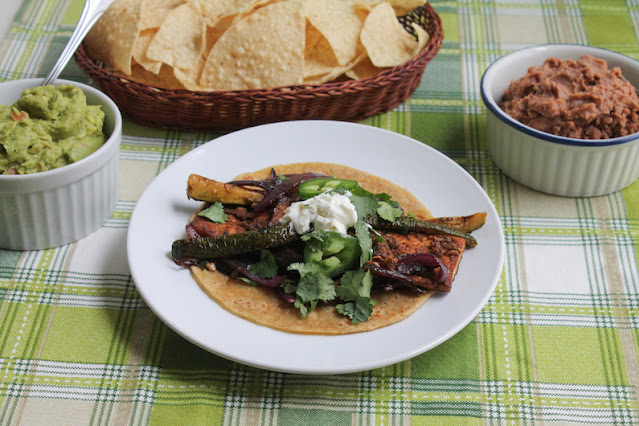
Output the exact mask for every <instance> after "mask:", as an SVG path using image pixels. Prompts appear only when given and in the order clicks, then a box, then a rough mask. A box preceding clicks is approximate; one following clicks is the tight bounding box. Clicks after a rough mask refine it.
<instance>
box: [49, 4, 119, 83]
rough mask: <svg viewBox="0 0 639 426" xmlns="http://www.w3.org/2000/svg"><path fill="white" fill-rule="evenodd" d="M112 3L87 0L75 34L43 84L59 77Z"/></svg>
mask: <svg viewBox="0 0 639 426" xmlns="http://www.w3.org/2000/svg"><path fill="white" fill-rule="evenodd" d="M111 3H112V0H110V1H109V0H106V1H103V0H86V2H85V3H84V9H82V14H81V15H80V19H79V20H78V24H77V25H76V27H75V30H74V31H73V34H71V38H70V39H69V42H68V43H67V45H66V47H65V48H64V50H63V51H62V54H60V57H59V58H58V61H57V62H56V63H55V65H54V66H53V68H52V69H51V71H49V74H48V75H47V76H46V78H45V79H44V82H43V83H42V85H43V86H46V85H47V84H51V82H53V81H54V80H55V79H56V78H58V76H59V75H60V73H61V72H62V70H63V69H64V67H65V66H66V65H67V62H69V60H70V59H71V57H72V56H73V54H74V53H75V51H76V49H77V48H78V46H79V45H80V43H81V42H82V40H83V39H84V36H85V35H87V33H88V32H89V30H90V29H91V27H92V26H93V24H95V22H96V21H97V20H98V18H99V17H100V16H101V15H102V13H104V11H105V10H106V9H107V8H108V7H109V5H110V4H111Z"/></svg>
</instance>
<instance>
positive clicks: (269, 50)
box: [200, 0, 306, 90]
mask: <svg viewBox="0 0 639 426" xmlns="http://www.w3.org/2000/svg"><path fill="white" fill-rule="evenodd" d="M303 11H304V0H291V1H284V2H278V3H272V4H268V5H267V6H264V7H261V8H259V9H257V10H255V11H254V12H252V13H251V14H249V15H247V16H245V17H243V18H242V19H240V20H238V21H236V22H235V23H234V24H233V25H232V26H231V27H230V28H229V29H228V30H227V31H226V32H225V33H224V34H222V36H221V37H220V38H219V40H218V41H217V43H215V45H214V46H213V48H212V49H211V51H210V52H209V55H208V58H207V62H206V65H205V66H204V70H203V71H202V77H201V79H200V86H202V87H204V88H207V89H212V90H242V89H260V88H270V87H277V86H283V85H289V84H300V83H301V82H302V80H303V73H304V46H305V25H304V24H305V22H306V21H305V18H304V15H303Z"/></svg>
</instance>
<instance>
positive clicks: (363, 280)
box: [335, 269, 377, 324]
mask: <svg viewBox="0 0 639 426" xmlns="http://www.w3.org/2000/svg"><path fill="white" fill-rule="evenodd" d="M372 286H373V277H372V275H371V273H370V271H364V270H363V269H358V270H356V271H348V272H346V273H345V274H344V276H343V277H342V279H341V280H340V285H339V286H338V287H337V289H336V290H335V291H336V293H337V296H338V297H339V298H340V299H342V300H343V301H344V302H346V303H340V304H337V305H336V306H335V308H336V309H337V312H339V313H340V314H342V315H346V316H347V317H349V318H350V319H351V322H352V323H353V324H358V323H360V322H363V321H367V320H368V318H370V316H371V314H372V313H373V306H375V304H376V303H377V302H375V301H374V300H372V299H371V287H372Z"/></svg>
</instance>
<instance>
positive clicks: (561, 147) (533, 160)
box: [480, 44, 639, 197]
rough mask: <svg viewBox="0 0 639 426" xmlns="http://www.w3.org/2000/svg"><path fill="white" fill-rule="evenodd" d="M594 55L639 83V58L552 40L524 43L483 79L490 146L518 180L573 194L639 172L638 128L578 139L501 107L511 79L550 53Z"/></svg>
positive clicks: (626, 180) (603, 189)
mask: <svg viewBox="0 0 639 426" xmlns="http://www.w3.org/2000/svg"><path fill="white" fill-rule="evenodd" d="M582 55H591V56H594V57H596V58H599V59H603V60H605V61H606V62H607V63H608V68H609V69H611V68H614V67H619V68H620V69H621V73H622V75H623V76H624V77H625V78H626V80H628V81H629V82H630V83H631V84H632V85H633V86H634V87H635V88H637V87H639V62H638V61H636V60H634V59H632V58H630V57H628V56H625V55H622V54H620V53H617V52H613V51H610V50H606V49H600V48H596V47H590V46H581V45H569V44H549V45H539V46H532V47H527V48H523V49H520V50H516V51H514V52H511V53H508V54H506V55H504V56H502V57H500V58H499V59H497V60H496V61H494V62H493V63H492V64H491V65H490V66H489V67H488V68H487V69H486V71H485V73H484V75H483V77H482V80H481V86H480V91H481V97H482V100H483V102H484V104H485V106H486V135H487V144H488V150H489V152H490V155H491V157H492V158H493V161H494V162H495V164H496V165H497V166H498V167H499V168H500V169H501V170H502V171H503V172H504V173H505V174H506V175H508V176H510V177H511V178H513V179H514V180H516V181H518V182H520V183H522V184H523V185H526V186H528V187H530V188H533V189H536V190H538V191H542V192H546V193H549V194H554V195H561V196H570V197H588V196H597V195H604V194H609V193H611V192H614V191H618V190H620V189H623V188H625V187H626V186H628V185H630V184H631V183H633V182H634V181H635V180H637V178H638V177H639V133H634V134H632V135H628V136H622V137H617V138H611V139H575V138H568V137H562V136H556V135H552V134H550V133H545V132H542V131H539V130H536V129H534V128H532V127H529V126H526V125H525V124H522V123H520V122H519V121H517V120H515V119H514V118H512V117H510V116H509V115H508V114H506V113H505V112H504V111H503V110H502V109H501V108H500V107H499V103H500V101H501V99H502V95H503V93H504V91H505V90H506V89H507V88H508V86H509V85H510V82H511V81H512V80H517V79H519V78H521V77H523V76H524V75H525V74H526V73H527V71H528V68H530V67H531V66H534V65H536V66H541V65H542V64H543V63H544V61H545V60H546V59H547V58H551V57H553V58H560V59H563V60H566V59H574V60H576V59H579V58H580V57H581V56H582Z"/></svg>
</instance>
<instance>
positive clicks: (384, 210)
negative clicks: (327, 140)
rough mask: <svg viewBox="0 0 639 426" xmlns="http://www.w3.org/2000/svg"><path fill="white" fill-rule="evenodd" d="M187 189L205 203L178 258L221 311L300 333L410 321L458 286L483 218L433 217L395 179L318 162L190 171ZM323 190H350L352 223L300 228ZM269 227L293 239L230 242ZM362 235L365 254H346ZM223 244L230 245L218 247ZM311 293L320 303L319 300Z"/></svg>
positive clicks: (360, 250) (176, 250)
mask: <svg viewBox="0 0 639 426" xmlns="http://www.w3.org/2000/svg"><path fill="white" fill-rule="evenodd" d="M353 182H355V184H353ZM308 188H313V189H314V190H315V193H311V194H308V192H309V189H308ZM187 194H188V196H189V197H190V198H194V199H198V200H201V201H204V204H203V206H202V208H201V209H200V210H199V212H198V213H197V214H195V215H194V216H193V217H192V218H191V220H190V221H189V223H188V225H187V238H186V239H184V240H178V241H176V242H174V244H173V250H172V255H173V258H174V259H175V261H176V262H177V263H178V264H181V265H185V266H188V267H190V270H191V273H192V276H193V277H194V279H195V280H196V281H197V283H198V285H199V286H200V287H201V288H202V290H203V291H204V292H205V293H206V294H207V295H208V296H209V297H210V298H212V299H213V300H214V301H216V302H217V303H218V304H219V305H220V306H221V307H223V308H224V309H226V310H228V311H229V312H231V313H233V314H235V315H237V316H239V317H241V318H244V319H247V320H249V321H252V322H254V323H257V324H260V325H264V326H267V327H271V328H274V329H277V330H281V331H286V332H291V333H304V334H325V335H338V334H347V333H356V332H363V331H369V330H374V329H377V328H380V327H384V326H387V325H390V324H393V323H396V322H398V321H401V320H402V319H404V318H406V317H408V316H409V315H411V314H412V313H413V312H415V311H416V310H417V309H418V308H419V307H420V306H422V305H423V304H424V302H426V300H427V299H428V298H429V297H430V295H431V294H432V293H433V291H450V289H451V285H452V282H453V279H454V277H455V274H456V272H457V268H458V267H459V264H460V261H461V258H462V254H463V252H464V250H465V248H466V247H467V246H474V245H475V244H476V241H475V240H474V238H472V236H470V234H468V232H470V231H472V230H474V229H476V228H478V227H480V226H482V225H483V223H484V220H485V217H486V214H485V213H476V214H474V215H471V216H466V217H459V218H437V219H435V218H433V216H432V214H431V213H430V211H429V210H428V208H427V207H426V206H425V205H424V204H422V203H421V202H420V201H419V200H418V199H417V198H416V197H415V196H413V195H412V194H411V193H410V192H409V191H407V190H406V189H404V188H401V187H399V186H398V185H396V184H394V183H392V182H390V181H388V180H386V179H383V178H381V177H378V176H374V175H372V174H370V173H366V172H363V171H360V170H356V169H354V168H351V167H347V166H343V165H340V164H329V163H320V162H312V163H295V164H284V165H277V166H273V167H269V168H265V169H262V170H258V171H255V172H251V173H245V174H243V175H240V176H237V177H236V178H235V179H234V180H233V181H232V182H230V183H220V182H216V181H213V180H210V179H207V178H203V177H201V176H197V175H191V176H190V177H189V184H188V188H187ZM315 195H317V196H322V197H327V196H329V195H330V196H332V197H337V196H342V197H347V198H348V199H349V200H350V201H351V202H352V203H351V205H352V206H353V209H354V210H355V212H356V213H357V214H356V216H355V218H356V220H357V222H355V225H352V224H349V225H348V226H346V227H344V228H343V229H342V230H341V232H338V231H335V230H334V229H332V230H331V229H328V228H327V229H328V230H320V229H317V228H319V227H320V225H318V223H319V222H315V225H313V224H311V225H309V227H307V229H306V230H300V229H299V228H296V226H297V225H299V224H295V223H293V219H291V214H290V212H291V211H292V210H294V209H293V208H291V206H292V205H295V203H297V204H298V205H299V204H302V206H303V208H306V207H307V206H308V205H309V202H308V200H312V199H313V198H317V197H315ZM300 199H302V201H300ZM340 200H343V198H340ZM371 200H374V201H371ZM371 203H372V204H371ZM266 204H268V206H266V207H265V205H266ZM371 206H373V208H372V210H371ZM375 206H377V207H375ZM340 208H341V207H340ZM349 208H350V207H349ZM376 209H377V210H376ZM340 214H342V213H340ZM351 223H352V222H351ZM271 230H275V231H277V232H278V234H277V238H279V237H281V234H286V235H285V236H286V237H287V238H290V240H287V241H289V242H278V243H273V246H269V244H266V246H265V247H266V248H264V247H261V248H260V249H256V248H255V247H252V248H249V249H244V248H242V249H239V252H238V250H236V247H235V245H234V244H235V243H236V241H235V240H234V241H231V242H229V241H227V240H228V239H229V236H231V237H232V238H234V237H237V239H238V240H240V239H242V238H243V237H246V236H251V238H252V236H253V235H258V234H259V235H262V234H263V233H265V232H270V231H271ZM280 230H281V231H280ZM345 230H346V232H344V231H345ZM336 234H340V235H343V238H344V239H345V241H346V243H344V241H341V239H342V237H340V236H339V235H338V236H336V237H335V238H336V239H337V240H338V243H339V244H337V246H338V247H337V249H335V247H334V246H335V244H333V243H334V242H335V240H331V241H332V242H328V243H327V241H326V240H327V238H326V236H327V235H330V236H331V238H333V236H334V235H336ZM318 235H319V236H318ZM269 238H270V237H269ZM269 238H267V239H266V241H270V240H269ZM242 241H243V242H242V243H241V244H244V242H245V241H244V240H242ZM353 241H355V244H356V245H357V247H356V250H357V252H356V253H353V252H352V250H351V252H350V253H347V251H348V250H347V249H348V246H349V244H350V243H353ZM220 242H222V244H220ZM241 244H240V245H241ZM340 244H342V245H341V246H340ZM220 245H221V246H223V247H224V249H225V250H230V251H229V252H224V253H223V254H220V252H218V251H216V250H219V249H220ZM212 246H214V247H213V249H212V248H211V247H212ZM329 246H333V250H332V251H331V249H330V248H328V247H329ZM340 247H341V251H340ZM351 247H352V246H351ZM208 250H213V251H212V252H211V251H208ZM234 250H235V251H234ZM247 250H248V252H247ZM229 253H230V254H229ZM327 253H328V254H327ZM344 253H347V254H348V256H346V255H344ZM340 255H341V256H340ZM347 257H348V258H349V259H350V260H346V258H347ZM283 259H286V260H283ZM267 261H270V269H271V271H267V269H269V268H267V267H266V266H265V265H266V264H268V262H267ZM315 262H317V264H315ZM345 263H349V264H350V266H349V267H348V269H347V270H346V271H344V270H343V269H345V268H346V266H345ZM274 264H275V265H276V266H273V265H274ZM309 265H310V266H309ZM317 265H319V266H317ZM336 265H337V266H336ZM311 266H312V267H311ZM273 268H276V270H275V269H273ZM309 271H310V272H309ZM327 271H329V272H327ZM304 274H306V275H304ZM317 274H319V275H317ZM304 277H306V280H305V279H304ZM329 278H330V280H329V281H328V283H330V285H328V284H327V282H326V280H327V279H329ZM312 281H320V282H323V283H324V287H323V289H319V290H318V289H316V288H313V289H309V288H306V286H307V285H311V286H312V285H315V284H313V283H311V282H312ZM309 283H311V284H309ZM302 287H304V288H302ZM333 289H335V290H333ZM312 292H316V293H317V294H319V297H318V299H316V300H311V299H312V298H311V297H310V296H309V295H308V294H309V293H312ZM326 293H329V294H328V296H327V295H326ZM322 295H324V296H325V297H324V298H322Z"/></svg>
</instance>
